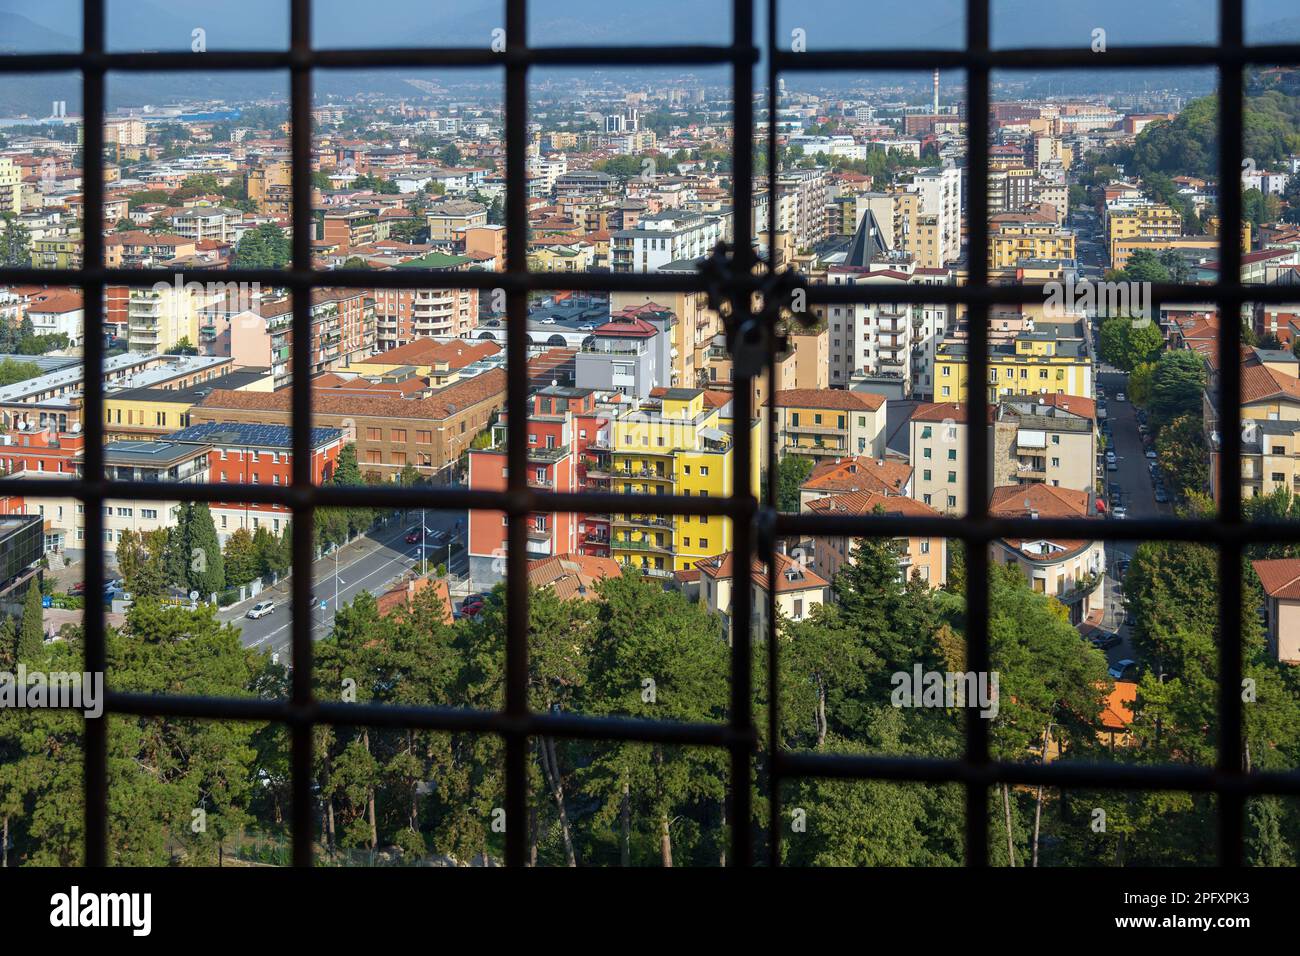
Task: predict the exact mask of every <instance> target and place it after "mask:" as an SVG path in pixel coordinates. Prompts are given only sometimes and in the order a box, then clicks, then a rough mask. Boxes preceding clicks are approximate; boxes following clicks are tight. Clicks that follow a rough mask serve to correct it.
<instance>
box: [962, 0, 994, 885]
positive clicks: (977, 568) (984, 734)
mask: <svg viewBox="0 0 1300 956" xmlns="http://www.w3.org/2000/svg"><path fill="white" fill-rule="evenodd" d="M966 47H967V50H966V52H967V53H968V54H971V55H972V59H971V61H970V64H971V65H970V68H969V70H968V71H967V74H966V75H967V83H966V87H967V101H968V107H967V116H966V129H967V133H968V135H969V146H968V156H967V160H966V165H967V170H968V171H969V175H968V176H967V178H966V186H967V196H966V210H967V213H966V225H967V228H966V235H967V242H968V246H967V256H966V258H967V263H968V267H969V272H968V280H967V281H969V283H970V284H971V285H972V286H975V287H981V286H987V285H988V258H987V252H988V229H989V222H988V155H989V99H990V97H989V82H990V77H989V69H988V65H987V62H986V61H985V60H983V59H982V57H983V56H984V55H985V54H987V53H988V49H989V0H969V3H968V4H967V8H966ZM967 324H968V327H969V329H970V337H969V339H968V341H969V343H970V355H969V358H968V360H969V363H970V364H969V368H968V369H967V386H966V415H967V427H966V437H967V441H966V446H967V448H966V461H967V464H968V468H969V470H968V472H967V474H966V509H967V510H966V518H967V521H968V522H969V525H968V527H969V528H971V529H976V528H980V527H981V526H982V522H983V521H984V520H985V519H986V518H987V517H988V505H989V445H988V441H989V439H988V420H989V416H988V411H989V402H988V366H989V360H988V359H989V356H988V349H989V336H988V307H987V306H986V305H982V304H981V305H976V306H972V307H971V308H970V310H969V311H968V313H967ZM964 540H965V544H966V568H967V574H966V657H967V663H966V667H967V669H968V670H970V671H973V672H975V673H983V672H986V671H988V670H989V574H988V572H989V568H988V541H987V540H986V539H985V538H983V537H981V536H980V535H978V534H971V535H969V536H968V537H966V538H965V539H964ZM965 716H966V759H967V760H968V761H970V762H971V763H973V764H976V765H984V764H987V763H988V759H989V742H988V724H987V723H986V722H985V721H984V720H983V719H982V718H980V717H979V716H978V715H977V714H976V713H975V712H974V711H973V710H971V709H969V708H968V709H967V710H966V713H965ZM966 864H967V865H968V866H987V865H988V788H987V787H984V786H982V785H978V784H973V783H968V784H967V785H966Z"/></svg>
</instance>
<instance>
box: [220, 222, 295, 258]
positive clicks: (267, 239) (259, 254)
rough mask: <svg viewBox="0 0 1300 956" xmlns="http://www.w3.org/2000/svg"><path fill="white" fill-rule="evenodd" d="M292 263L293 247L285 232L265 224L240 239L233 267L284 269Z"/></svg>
mask: <svg viewBox="0 0 1300 956" xmlns="http://www.w3.org/2000/svg"><path fill="white" fill-rule="evenodd" d="M292 261H293V245H292V244H291V243H290V241H289V237H288V236H286V235H285V233H284V230H283V229H281V228H280V227H279V226H277V225H275V224H274V223H263V224H262V225H260V226H258V227H257V228H256V229H253V230H251V231H249V232H246V233H244V235H243V236H241V237H240V239H239V243H238V244H237V245H236V246H235V255H234V259H233V261H232V263H231V265H232V267H233V268H236V269H283V268H285V267H287V266H288V265H289V263H291V262H292Z"/></svg>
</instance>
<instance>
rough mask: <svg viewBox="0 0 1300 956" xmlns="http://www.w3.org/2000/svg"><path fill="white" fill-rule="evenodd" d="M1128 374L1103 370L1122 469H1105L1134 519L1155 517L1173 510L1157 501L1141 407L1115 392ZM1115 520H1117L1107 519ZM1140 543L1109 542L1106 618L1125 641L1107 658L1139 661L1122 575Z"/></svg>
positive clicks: (1100, 378)
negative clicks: (1141, 424)
mask: <svg viewBox="0 0 1300 956" xmlns="http://www.w3.org/2000/svg"><path fill="white" fill-rule="evenodd" d="M1127 379H1128V376H1127V375H1125V374H1124V373H1122V372H1115V371H1109V372H1108V371H1103V372H1101V373H1100V374H1099V375H1098V381H1099V382H1100V384H1101V386H1102V387H1103V388H1104V389H1105V390H1106V414H1107V416H1108V420H1109V421H1110V425H1111V435H1112V437H1113V445H1112V447H1113V448H1114V449H1115V457H1116V464H1117V465H1118V466H1119V470H1118V471H1107V472H1105V475H1106V478H1107V490H1108V491H1109V488H1110V485H1111V483H1113V482H1118V483H1119V484H1120V485H1121V486H1122V488H1123V491H1124V496H1123V504H1124V505H1125V506H1126V507H1127V508H1128V515H1129V517H1130V518H1152V517H1156V516H1159V515H1168V514H1171V513H1172V508H1171V506H1170V505H1168V504H1157V503H1156V498H1155V482H1154V481H1153V480H1152V478H1151V472H1150V468H1149V464H1148V460H1147V458H1146V452H1145V449H1144V448H1143V447H1142V437H1141V435H1140V434H1139V433H1138V427H1137V426H1138V422H1137V410H1136V409H1135V408H1134V407H1133V403H1132V402H1131V401H1124V402H1118V401H1116V400H1115V395H1116V394H1117V393H1118V392H1120V391H1123V390H1124V389H1125V388H1127ZM1107 520H1110V521H1114V520H1117V519H1114V518H1110V519H1107ZM1138 544H1140V542H1137V541H1110V542H1107V544H1106V562H1107V565H1108V573H1109V577H1108V580H1107V581H1106V589H1107V596H1106V617H1105V620H1104V623H1103V626H1104V628H1105V630H1107V631H1114V632H1118V634H1119V635H1120V637H1121V638H1122V643H1121V644H1120V645H1119V646H1117V647H1113V648H1111V649H1110V650H1109V651H1107V652H1106V657H1107V659H1108V660H1109V661H1110V662H1111V663H1112V664H1113V663H1115V662H1116V661H1120V660H1124V659H1126V658H1127V659H1129V660H1138V659H1139V658H1138V655H1137V653H1136V652H1135V651H1134V650H1133V646H1132V642H1131V635H1130V633H1129V628H1128V626H1127V625H1125V624H1124V606H1123V595H1124V586H1123V581H1122V579H1121V577H1120V575H1119V563H1120V561H1121V560H1124V559H1129V560H1131V559H1132V557H1133V552H1134V551H1135V550H1136V549H1137V546H1138Z"/></svg>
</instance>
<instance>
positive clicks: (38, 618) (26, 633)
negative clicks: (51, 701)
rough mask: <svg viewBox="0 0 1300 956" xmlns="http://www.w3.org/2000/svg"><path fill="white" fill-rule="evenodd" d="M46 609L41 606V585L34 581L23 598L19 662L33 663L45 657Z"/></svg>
mask: <svg viewBox="0 0 1300 956" xmlns="http://www.w3.org/2000/svg"><path fill="white" fill-rule="evenodd" d="M44 613H45V611H44V609H43V608H42V607H41V589H40V586H39V585H38V584H37V583H36V582H35V581H32V583H31V584H29V585H28V586H27V597H26V598H25V599H24V600H23V616H22V621H21V623H20V624H19V625H18V652H17V655H16V659H17V662H18V663H20V664H27V665H29V666H30V665H31V664H34V663H36V662H38V661H40V660H42V659H43V657H44V644H45V623H44Z"/></svg>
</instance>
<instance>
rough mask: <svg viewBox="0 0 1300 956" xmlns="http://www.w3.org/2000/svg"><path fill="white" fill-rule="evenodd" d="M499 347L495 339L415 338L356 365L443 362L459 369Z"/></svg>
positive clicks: (489, 354)
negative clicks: (444, 339)
mask: <svg viewBox="0 0 1300 956" xmlns="http://www.w3.org/2000/svg"><path fill="white" fill-rule="evenodd" d="M500 351H501V346H499V345H497V344H496V343H495V342H488V341H483V340H480V341H473V342H472V341H469V340H468V339H464V340H462V339H456V340H454V341H451V342H437V341H434V340H433V339H416V340H415V341H414V342H407V343H406V344H405V345H399V346H398V347H397V348H395V349H389V350H388V351H387V352H381V353H380V354H379V355H372V356H370V357H369V358H366V359H363V360H362V361H361V362H359V363H357V364H359V365H367V364H370V365H441V364H443V363H444V362H445V363H447V366H448V367H449V368H452V369H461V368H464V367H465V366H466V365H471V364H473V363H474V362H477V361H479V360H480V359H485V358H487V357H488V356H491V355H496V354H497V353H498V352H500Z"/></svg>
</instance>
